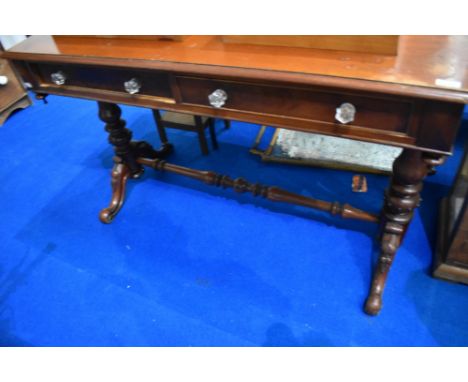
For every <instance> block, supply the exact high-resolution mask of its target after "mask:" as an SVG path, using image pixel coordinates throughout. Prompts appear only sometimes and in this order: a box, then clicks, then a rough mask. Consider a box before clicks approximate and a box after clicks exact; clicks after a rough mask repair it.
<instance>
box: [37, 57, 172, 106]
mask: <svg viewBox="0 0 468 382" xmlns="http://www.w3.org/2000/svg"><path fill="white" fill-rule="evenodd" d="M32 67H33V68H34V69H35V71H36V72H37V73H38V75H39V78H40V82H41V83H45V84H49V85H51V84H53V83H52V81H51V74H52V73H56V72H58V71H61V72H63V73H65V75H66V82H65V85H63V86H78V87H83V88H94V89H103V90H112V91H121V92H125V89H124V82H125V81H129V80H131V79H132V78H137V79H138V80H139V81H140V83H141V85H142V86H141V90H140V91H139V94H144V95H154V96H157V97H167V98H172V91H171V87H170V82H169V76H168V74H167V73H165V72H161V71H148V70H142V69H140V70H135V69H119V68H109V67H100V68H99V67H91V66H82V65H70V64H44V63H41V64H37V63H36V64H34V65H33V66H32Z"/></svg>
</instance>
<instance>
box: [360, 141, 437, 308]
mask: <svg viewBox="0 0 468 382" xmlns="http://www.w3.org/2000/svg"><path fill="white" fill-rule="evenodd" d="M441 162H442V161H441V160H440V157H439V158H435V157H434V154H431V156H429V155H428V154H425V153H422V152H421V151H418V150H411V149H404V150H403V152H402V153H401V154H400V156H399V157H398V158H397V159H396V160H395V162H394V164H393V176H392V179H391V182H390V186H389V188H388V190H387V192H386V195H385V202H384V207H383V210H382V215H381V238H380V243H381V252H380V256H379V259H378V262H377V265H376V267H375V270H374V276H373V280H372V285H371V288H370V291H369V296H368V298H367V301H366V304H365V308H364V309H365V311H366V313H368V314H370V315H376V314H378V313H379V312H380V310H381V309H382V295H383V290H384V288H385V282H386V279H387V275H388V272H389V270H390V267H391V265H392V262H393V259H394V257H395V253H396V251H397V250H398V247H399V246H400V244H401V242H402V240H403V237H404V235H405V233H406V229H407V227H408V224H409V223H410V221H411V219H412V217H413V211H414V209H415V208H416V207H417V206H418V205H419V201H420V191H421V189H422V181H423V179H424V177H425V176H426V175H427V173H428V172H429V171H430V170H432V169H433V167H434V166H435V165H436V164H439V163H441Z"/></svg>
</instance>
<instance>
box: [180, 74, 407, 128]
mask: <svg viewBox="0 0 468 382" xmlns="http://www.w3.org/2000/svg"><path fill="white" fill-rule="evenodd" d="M177 83H178V85H179V88H180V93H181V101H182V103H185V104H195V105H199V106H208V107H211V106H213V105H212V104H210V98H209V97H210V95H211V94H213V93H214V92H215V91H216V90H222V92H224V95H225V98H226V99H225V101H224V103H223V105H221V106H219V107H220V108H223V109H230V110H242V111H248V112H252V113H261V114H267V115H274V116H283V117H289V118H299V119H305V120H312V121H318V122H323V123H328V124H340V125H347V126H350V127H352V126H355V127H361V128H369V129H374V130H375V129H377V130H385V131H388V132H393V133H401V134H406V133H407V130H408V121H409V117H410V114H411V110H412V103H411V102H402V101H395V100H393V99H386V98H371V97H367V96H360V95H355V94H346V93H338V92H336V93H334V92H331V91H329V90H327V91H322V90H316V89H307V88H295V87H286V86H284V87H283V86H269V85H263V84H261V85H260V84H255V83H242V82H231V81H225V80H214V79H199V78H192V77H177ZM215 94H216V93H215ZM342 105H347V107H348V108H351V110H345V112H346V111H347V112H348V115H347V116H346V115H345V116H341V117H340V116H338V115H337V109H339V108H340V106H342ZM345 109H346V106H345ZM349 112H351V115H350V114H349ZM345 114H346V113H345Z"/></svg>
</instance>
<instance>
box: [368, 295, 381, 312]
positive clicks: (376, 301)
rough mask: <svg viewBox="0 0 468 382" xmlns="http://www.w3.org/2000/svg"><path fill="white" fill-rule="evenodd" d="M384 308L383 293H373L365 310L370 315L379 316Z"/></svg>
mask: <svg viewBox="0 0 468 382" xmlns="http://www.w3.org/2000/svg"><path fill="white" fill-rule="evenodd" d="M381 309H382V295H378V294H371V295H369V297H367V300H366V304H365V305H364V311H365V312H366V313H367V314H368V315H370V316H377V315H378V314H379V313H380V310H381Z"/></svg>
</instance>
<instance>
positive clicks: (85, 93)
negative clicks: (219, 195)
mask: <svg viewBox="0 0 468 382" xmlns="http://www.w3.org/2000/svg"><path fill="white" fill-rule="evenodd" d="M3 56H4V57H6V58H8V59H10V60H12V62H13V63H14V65H15V66H16V68H17V69H18V70H19V71H21V73H22V75H23V76H24V78H25V79H26V80H27V81H29V82H30V83H31V84H32V85H33V88H34V90H35V91H36V92H37V93H39V94H47V93H53V94H58V95H65V96H73V97H82V98H87V99H93V100H96V101H98V105H99V117H100V118H101V120H102V121H103V122H104V123H105V125H106V131H108V132H109V141H110V143H111V144H112V145H113V146H114V148H115V155H116V156H115V166H114V169H113V171H112V188H113V195H112V201H111V204H110V206H109V207H108V208H106V209H104V210H103V211H102V212H101V215H100V217H101V220H102V221H103V222H110V221H111V220H112V219H113V218H114V217H115V215H116V214H117V213H118V211H119V209H120V208H121V207H122V204H123V200H124V193H125V183H126V182H127V180H128V179H129V178H138V177H139V176H140V174H141V173H142V172H143V168H144V166H147V167H151V168H153V169H155V170H158V171H170V172H174V173H177V174H181V175H185V176H188V177H191V178H194V179H199V180H200V181H203V182H205V183H206V184H210V185H214V186H217V187H223V188H227V187H230V188H233V189H234V190H235V191H237V192H250V193H252V194H253V195H254V196H262V197H265V198H268V199H270V200H273V201H277V202H287V203H294V204H299V205H303V206H307V207H311V208H318V209H321V210H326V211H329V212H330V213H332V214H337V215H340V216H342V217H346V218H356V219H363V220H367V221H373V222H380V227H381V235H380V248H381V251H380V256H379V259H378V261H377V264H376V268H375V271H374V276H373V281H372V283H371V286H370V291H369V295H368V298H367V300H366V303H365V311H366V312H367V313H369V314H373V315H375V314H377V313H378V312H379V311H380V309H381V307H382V294H383V290H384V286H385V282H386V279H387V275H388V271H389V269H390V266H391V264H392V262H393V259H394V257H395V253H396V251H397V249H398V247H399V246H400V244H401V242H402V240H403V237H404V235H405V232H406V230H407V227H408V224H409V223H410V221H411V218H412V216H413V213H414V209H415V208H416V207H417V206H418V204H419V202H420V197H419V194H420V191H421V187H422V181H423V179H424V177H425V176H426V174H427V173H428V172H429V171H430V170H431V169H432V168H433V167H435V166H437V165H439V164H441V163H442V162H443V159H444V157H445V156H447V155H450V154H451V150H452V144H453V141H454V139H455V136H456V132H457V128H458V125H459V123H460V120H461V118H462V111H463V108H464V105H465V104H466V103H467V102H468V71H467V70H466V67H467V62H468V37H464V36H402V37H400V42H399V54H398V56H396V57H395V56H380V55H372V54H363V53H356V52H337V51H327V50H314V49H304V48H288V47H270V46H252V45H242V44H224V43H223V42H222V41H221V38H220V37H219V36H190V37H187V38H186V39H185V40H184V41H181V42H179V41H177V42H174V41H144V40H141V41H135V43H134V44H128V41H125V42H121V41H119V40H118V39H114V40H113V39H98V38H96V39H91V38H78V37H67V36H63V37H53V38H52V37H50V36H33V37H31V38H29V39H28V40H26V41H24V42H23V43H21V44H19V45H17V46H15V47H14V48H13V49H12V50H10V51H8V52H5V53H4V54H3ZM118 103H123V104H129V105H134V106H142V107H148V108H151V109H164V110H170V111H177V112H185V113H192V114H195V115H204V116H210V117H215V118H222V119H232V120H241V121H247V122H252V123H256V124H264V125H269V126H277V127H282V128H286V129H293V130H299V131H310V132H315V133H321V134H328V135H332V136H339V137H347V138H352V139H357V140H363V141H368V142H377V143H383V144H388V145H393V146H397V147H402V148H403V151H402V153H401V155H400V156H399V157H398V158H397V159H396V160H395V162H394V164H393V175H392V178H391V181H390V185H389V187H388V190H387V192H386V196H385V201H384V204H383V208H382V211H381V213H380V215H377V214H374V213H370V212H365V211H361V210H358V209H355V208H353V207H351V206H349V205H347V204H344V205H340V204H339V203H336V202H326V201H321V200H316V199H313V198H306V197H304V196H301V195H298V194H293V193H291V192H288V191H285V190H281V189H279V188H277V187H274V186H272V187H269V186H264V185H261V184H255V183H250V182H248V181H246V180H244V179H242V178H238V179H235V180H233V179H231V178H230V177H228V176H223V175H219V174H216V173H213V172H210V171H199V170H194V169H190V168H187V167H181V166H177V165H174V164H170V163H168V162H166V160H165V159H164V158H165V157H166V156H167V155H168V153H169V152H170V150H169V149H167V146H166V147H164V146H163V148H162V149H160V150H154V149H153V148H152V147H151V146H150V145H149V144H148V143H146V142H138V141H132V133H131V131H130V130H128V129H127V128H126V127H125V121H124V120H123V119H122V118H121V111H120V108H119V107H118V106H117V104H118ZM337 266H339V265H337Z"/></svg>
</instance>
